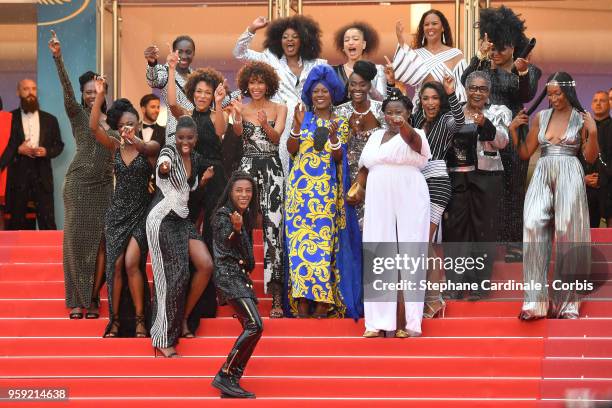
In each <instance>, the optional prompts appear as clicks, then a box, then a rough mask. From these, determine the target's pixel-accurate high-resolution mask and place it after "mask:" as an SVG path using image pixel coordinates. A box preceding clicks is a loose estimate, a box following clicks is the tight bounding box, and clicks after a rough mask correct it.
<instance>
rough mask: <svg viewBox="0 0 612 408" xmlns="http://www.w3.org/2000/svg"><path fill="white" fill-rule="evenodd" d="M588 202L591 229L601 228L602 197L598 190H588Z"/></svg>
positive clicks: (588, 188) (589, 188)
mask: <svg viewBox="0 0 612 408" xmlns="http://www.w3.org/2000/svg"><path fill="white" fill-rule="evenodd" d="M586 193H587V201H588V203H589V221H590V225H591V228H599V224H600V221H601V216H602V211H601V197H600V192H599V189H598V188H591V187H587V188H586Z"/></svg>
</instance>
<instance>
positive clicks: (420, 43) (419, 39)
mask: <svg viewBox="0 0 612 408" xmlns="http://www.w3.org/2000/svg"><path fill="white" fill-rule="evenodd" d="M430 14H435V15H436V16H438V18H439V19H440V22H441V23H442V28H443V29H444V35H443V36H442V44H444V45H447V46H449V47H454V45H453V44H454V43H453V32H452V31H451V28H450V24H449V23H448V20H447V19H446V16H445V15H444V14H442V12H441V11H439V10H436V9H431V10H429V11H426V12H425V13H423V15H422V16H421V21H419V28H418V29H417V34H416V36H415V38H414V41H415V43H414V44H413V45H412V47H413V48H421V47H424V46H425V45H427V40H425V29H424V26H425V19H426V18H427V16H428V15H430Z"/></svg>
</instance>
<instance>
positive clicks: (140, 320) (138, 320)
mask: <svg viewBox="0 0 612 408" xmlns="http://www.w3.org/2000/svg"><path fill="white" fill-rule="evenodd" d="M134 324H135V325H136V328H135V330H136V331H135V333H134V337H136V338H139V339H142V338H145V337H147V329H146V327H145V317H144V316H136V317H135V318H134ZM139 328H141V329H144V330H138V329H139Z"/></svg>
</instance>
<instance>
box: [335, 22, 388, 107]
mask: <svg viewBox="0 0 612 408" xmlns="http://www.w3.org/2000/svg"><path fill="white" fill-rule="evenodd" d="M378 43H379V39H378V33H377V32H376V30H375V29H374V27H372V26H371V25H370V24H368V23H365V22H363V21H356V22H354V23H351V24H347V25H345V26H344V27H341V28H340V29H339V30H338V31H336V34H335V35H334V45H335V46H336V49H337V50H338V51H339V52H341V53H342V54H344V55H345V56H346V58H347V61H346V62H345V63H344V64H340V65H335V66H334V67H333V68H334V70H335V71H336V73H337V74H338V78H340V80H341V81H342V83H343V84H344V86H345V87H346V96H345V97H344V100H343V101H342V102H343V103H344V102H348V101H349V100H350V96H349V90H348V83H349V78H350V76H351V74H352V73H353V68H354V66H355V63H356V62H357V61H360V60H362V59H363V58H364V56H366V55H367V56H370V55H372V53H374V52H375V51H376V49H377V48H378ZM386 92H387V79H386V77H385V67H383V66H382V65H376V75H375V77H374V79H372V87H371V89H370V92H369V95H370V97H371V98H372V99H374V100H377V101H382V100H383V98H384V96H385V94H386Z"/></svg>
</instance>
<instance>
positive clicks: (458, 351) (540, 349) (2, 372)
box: [0, 230, 612, 408]
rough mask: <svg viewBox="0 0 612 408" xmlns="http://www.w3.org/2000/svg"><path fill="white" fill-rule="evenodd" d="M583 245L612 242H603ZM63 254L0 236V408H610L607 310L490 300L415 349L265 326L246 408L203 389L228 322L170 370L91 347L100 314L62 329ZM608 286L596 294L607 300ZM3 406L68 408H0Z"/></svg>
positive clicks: (234, 328) (170, 362)
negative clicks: (528, 310) (568, 404)
mask: <svg viewBox="0 0 612 408" xmlns="http://www.w3.org/2000/svg"><path fill="white" fill-rule="evenodd" d="M593 239H594V240H599V241H601V242H612V230H601V231H596V232H594V238H593ZM61 242H62V240H61V232H13V233H9V232H0V390H1V391H2V396H6V394H7V389H14V388H32V387H34V388H47V389H49V388H67V389H68V392H69V398H70V399H69V404H68V405H69V406H83V407H105V406H113V407H139V406H142V407H176V406H206V407H216V406H223V407H234V406H257V407H285V406H321V405H329V404H331V405H332V406H334V407H396V406H397V407H399V406H401V407H405V406H413V407H484V406H486V407H517V408H521V407H562V406H564V402H563V400H564V399H565V398H566V396H567V395H579V396H581V398H583V397H584V395H587V397H588V398H590V399H592V400H599V401H603V400H606V399H611V398H610V397H611V392H612V307H611V306H612V302H610V301H607V302H601V301H597V302H596V301H589V302H585V303H584V304H583V307H582V310H581V319H580V320H576V321H567V320H565V321H564V320H542V321H537V322H530V323H525V322H521V321H519V320H518V319H517V317H516V316H517V315H518V312H519V310H520V300H519V299H520V294H519V293H516V292H507V293H501V294H498V297H505V298H512V299H514V300H510V301H489V302H476V303H470V302H452V303H450V304H449V306H448V307H447V311H446V316H445V318H441V319H435V320H429V321H424V323H423V337H421V338H412V339H382V338H380V339H364V338H362V337H361V334H362V333H363V329H364V327H363V322H358V323H355V322H354V321H352V320H349V319H345V320H296V319H277V320H270V319H267V318H266V319H265V322H264V325H265V332H264V337H263V339H262V341H261V342H260V345H259V346H258V348H257V349H256V351H255V355H254V357H253V359H252V360H251V363H250V365H249V367H248V369H247V372H246V376H245V378H244V380H243V382H242V383H243V385H244V387H245V388H247V389H249V390H251V391H253V392H255V393H256V394H257V397H258V399H257V400H250V401H244V400H242V401H240V400H227V399H220V398H219V394H218V392H217V390H215V389H213V388H212V387H211V386H210V381H211V380H212V377H213V376H214V375H215V373H216V371H217V370H218V368H219V367H220V365H221V364H222V362H223V360H224V356H225V355H226V354H227V352H228V351H229V350H230V348H231V345H232V343H233V341H234V339H235V336H236V335H237V334H238V333H239V332H240V328H239V324H238V322H237V321H236V320H235V319H233V318H232V317H231V315H232V313H231V311H230V310H229V309H227V308H221V309H220V312H219V316H220V317H219V318H217V319H208V320H203V321H202V325H201V328H200V330H199V332H198V333H197V334H198V337H197V338H195V339H183V340H182V341H181V343H180V344H179V346H178V350H179V352H180V353H181V354H182V355H183V358H181V359H163V358H154V356H153V350H152V348H151V343H150V340H149V339H103V338H101V335H102V331H103V328H104V327H105V325H106V318H107V316H108V311H107V304H106V301H105V300H103V302H102V317H101V318H100V319H99V320H85V319H83V320H77V321H73V320H69V319H68V317H67V315H68V309H66V308H65V306H64V299H63V297H64V284H63V273H62V264H61V261H62V256H61V253H62V248H61ZM256 242H257V243H258V245H257V248H256V253H257V258H258V261H259V262H260V263H258V266H257V269H256V271H255V272H254V274H253V276H254V279H255V280H256V286H257V291H258V295H259V296H260V297H261V303H260V310H261V313H262V315H264V316H267V315H268V312H269V310H270V303H271V302H270V299H269V298H267V297H266V295H264V294H263V284H262V281H261V279H262V276H263V270H262V265H261V258H262V253H263V251H262V248H261V236H260V235H259V236H257V239H256ZM610 252H611V253H612V251H610ZM609 258H610V261H611V262H612V255H611V256H610V257H609ZM598 263H599V265H598V266H597V267H603V268H607V267H608V261H607V260H600V261H599V262H598ZM148 268H149V271H148V274H149V276H151V271H150V265H149V266H148ZM508 277H513V278H515V279H517V280H520V279H521V265H520V264H503V263H497V264H496V268H495V274H494V279H497V280H499V279H506V278H508ZM611 286H612V285H611V284H610V282H607V283H606V286H604V288H603V289H602V291H604V292H608V295H609V296H607V297H608V298H609V299H610V298H612V290H610V287H611ZM102 297H103V298H106V290H105V289H104V290H103V294H102ZM568 390H569V394H568ZM571 390H575V391H571ZM587 390H588V391H587ZM604 404H605V402H604ZM13 405H14V406H18V407H21V406H23V407H26V406H44V407H51V406H55V405H58V406H59V405H61V406H65V405H67V404H66V402H65V401H64V402H56V403H53V402H41V401H34V402H32V403H23V402H19V403H17V402H13V403H11V402H6V401H2V402H0V406H13ZM606 406H607V405H606Z"/></svg>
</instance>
